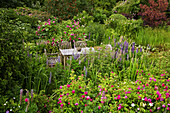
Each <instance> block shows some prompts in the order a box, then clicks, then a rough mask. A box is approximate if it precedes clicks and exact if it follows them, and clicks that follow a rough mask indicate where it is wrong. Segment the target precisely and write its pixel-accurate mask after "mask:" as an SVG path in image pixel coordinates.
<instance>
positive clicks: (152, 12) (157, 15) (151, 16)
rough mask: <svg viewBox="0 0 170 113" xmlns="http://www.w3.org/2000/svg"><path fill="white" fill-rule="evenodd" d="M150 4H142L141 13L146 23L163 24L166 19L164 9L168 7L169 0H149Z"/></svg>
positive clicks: (151, 24) (154, 25)
mask: <svg viewBox="0 0 170 113" xmlns="http://www.w3.org/2000/svg"><path fill="white" fill-rule="evenodd" d="M149 4H150V5H149V6H147V5H142V4H140V8H141V9H142V11H141V12H140V13H139V15H142V19H143V20H144V23H145V24H146V25H149V26H151V27H156V26H159V25H163V24H164V23H163V22H164V21H166V13H165V12H164V11H166V10H167V7H168V2H167V0H158V1H157V2H155V1H154V0H149Z"/></svg>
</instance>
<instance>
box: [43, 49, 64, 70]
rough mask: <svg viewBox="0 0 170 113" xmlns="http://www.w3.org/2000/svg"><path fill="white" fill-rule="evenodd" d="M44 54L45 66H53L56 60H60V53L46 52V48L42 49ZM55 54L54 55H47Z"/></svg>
mask: <svg viewBox="0 0 170 113" xmlns="http://www.w3.org/2000/svg"><path fill="white" fill-rule="evenodd" d="M44 54H45V56H46V58H47V66H49V67H54V66H55V64H56V63H57V62H61V59H60V53H47V51H46V49H44ZM49 56H55V57H49Z"/></svg>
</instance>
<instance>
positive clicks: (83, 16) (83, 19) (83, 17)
mask: <svg viewBox="0 0 170 113" xmlns="http://www.w3.org/2000/svg"><path fill="white" fill-rule="evenodd" d="M73 20H75V21H79V24H80V25H84V26H86V25H88V23H90V22H93V20H94V17H93V16H89V14H88V13H87V12H86V11H83V12H82V13H79V14H78V15H77V16H74V18H73Z"/></svg>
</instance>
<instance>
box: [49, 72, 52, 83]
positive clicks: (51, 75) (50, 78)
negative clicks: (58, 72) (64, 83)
mask: <svg viewBox="0 0 170 113" xmlns="http://www.w3.org/2000/svg"><path fill="white" fill-rule="evenodd" d="M51 77H52V73H51V72H50V78H49V84H51Z"/></svg>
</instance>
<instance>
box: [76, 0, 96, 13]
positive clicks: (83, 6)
mask: <svg viewBox="0 0 170 113" xmlns="http://www.w3.org/2000/svg"><path fill="white" fill-rule="evenodd" d="M76 4H77V8H78V10H79V12H83V11H86V12H87V13H91V11H92V8H93V1H92V0H76Z"/></svg>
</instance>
